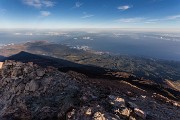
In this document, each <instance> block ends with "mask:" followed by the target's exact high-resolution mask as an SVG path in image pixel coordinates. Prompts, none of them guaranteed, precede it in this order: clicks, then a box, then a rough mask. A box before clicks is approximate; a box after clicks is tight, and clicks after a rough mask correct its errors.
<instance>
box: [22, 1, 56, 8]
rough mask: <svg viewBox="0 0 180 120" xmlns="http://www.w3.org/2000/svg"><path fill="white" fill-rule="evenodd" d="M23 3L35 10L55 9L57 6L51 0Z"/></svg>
mask: <svg viewBox="0 0 180 120" xmlns="http://www.w3.org/2000/svg"><path fill="white" fill-rule="evenodd" d="M23 3H24V4H26V5H29V6H33V7H35V8H42V7H53V6H54V5H55V3H54V2H52V1H51V0H23Z"/></svg>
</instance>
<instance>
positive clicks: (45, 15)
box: [40, 11, 51, 17]
mask: <svg viewBox="0 0 180 120" xmlns="http://www.w3.org/2000/svg"><path fill="white" fill-rule="evenodd" d="M40 14H41V16H42V17H48V16H49V15H51V12H49V11H40Z"/></svg>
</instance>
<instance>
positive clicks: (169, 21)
mask: <svg viewBox="0 0 180 120" xmlns="http://www.w3.org/2000/svg"><path fill="white" fill-rule="evenodd" d="M0 28H161V29H179V28H180V0H0Z"/></svg>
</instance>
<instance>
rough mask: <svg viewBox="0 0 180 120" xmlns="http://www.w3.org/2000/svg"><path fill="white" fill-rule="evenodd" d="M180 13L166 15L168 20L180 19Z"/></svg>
mask: <svg viewBox="0 0 180 120" xmlns="http://www.w3.org/2000/svg"><path fill="white" fill-rule="evenodd" d="M179 18H180V15H173V16H168V17H166V19H167V20H175V19H179Z"/></svg>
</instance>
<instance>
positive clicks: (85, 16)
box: [81, 14, 94, 18]
mask: <svg viewBox="0 0 180 120" xmlns="http://www.w3.org/2000/svg"><path fill="white" fill-rule="evenodd" d="M93 16H94V15H91V14H89V15H88V14H86V15H84V16H82V17H81V18H90V17H93Z"/></svg>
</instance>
